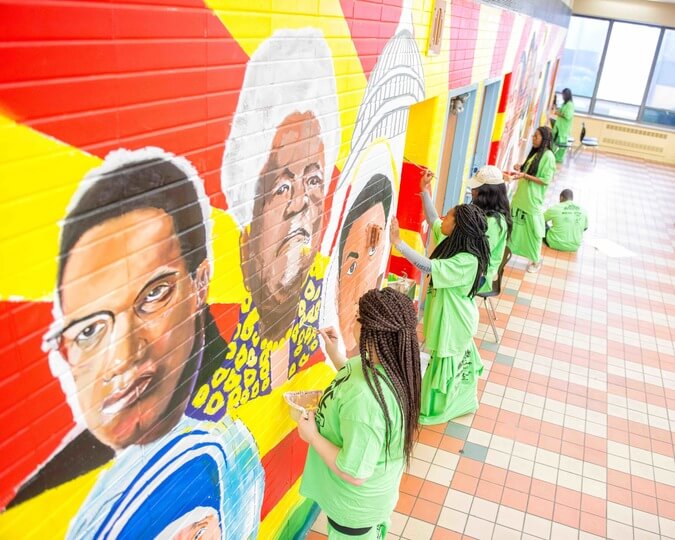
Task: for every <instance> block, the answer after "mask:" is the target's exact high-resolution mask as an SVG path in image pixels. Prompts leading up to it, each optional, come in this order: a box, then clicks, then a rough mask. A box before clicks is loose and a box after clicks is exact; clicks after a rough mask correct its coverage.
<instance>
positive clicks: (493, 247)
mask: <svg viewBox="0 0 675 540" xmlns="http://www.w3.org/2000/svg"><path fill="white" fill-rule="evenodd" d="M507 234H508V229H507V226H506V220H505V219H504V216H502V215H501V214H497V215H496V216H488V218H487V237H488V242H489V243H490V262H489V264H488V267H487V270H486V271H485V283H483V286H482V287H481V288H480V289H478V292H489V291H491V290H492V282H493V281H494V280H495V279H497V273H498V272H499V265H500V264H501V262H502V259H503V258H504V250H505V249H506V237H507Z"/></svg>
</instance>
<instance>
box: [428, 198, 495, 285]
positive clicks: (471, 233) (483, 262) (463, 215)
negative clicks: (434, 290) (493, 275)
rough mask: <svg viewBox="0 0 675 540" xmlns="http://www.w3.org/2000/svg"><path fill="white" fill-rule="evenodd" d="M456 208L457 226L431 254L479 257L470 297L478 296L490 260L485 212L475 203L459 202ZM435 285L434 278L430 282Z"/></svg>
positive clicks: (438, 256)
mask: <svg viewBox="0 0 675 540" xmlns="http://www.w3.org/2000/svg"><path fill="white" fill-rule="evenodd" d="M454 210H455V228H454V230H453V231H452V233H451V234H450V236H448V237H447V238H445V239H444V240H443V241H442V242H441V243H440V244H438V245H437V246H436V249H434V251H433V253H432V254H431V258H432V259H449V258H450V257H454V256H455V255H457V254H458V253H469V254H471V255H473V256H474V257H476V258H477V259H478V269H477V271H476V277H475V279H474V280H473V285H472V287H471V290H470V291H469V295H468V296H469V298H473V297H474V296H476V292H478V286H479V283H480V278H481V276H482V275H483V274H485V270H486V269H487V266H488V263H489V262H490V244H489V243H488V239H487V236H486V235H485V233H486V232H487V220H486V217H485V212H483V210H481V208H480V207H478V206H476V205H475V204H458V205H457V206H455V208H454ZM429 284H430V286H433V278H432V279H431V281H430V282H429Z"/></svg>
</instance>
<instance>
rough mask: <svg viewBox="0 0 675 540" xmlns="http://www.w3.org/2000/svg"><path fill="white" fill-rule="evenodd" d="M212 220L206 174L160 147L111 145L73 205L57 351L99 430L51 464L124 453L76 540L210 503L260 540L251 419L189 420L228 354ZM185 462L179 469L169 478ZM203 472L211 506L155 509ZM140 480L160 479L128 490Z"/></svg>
mask: <svg viewBox="0 0 675 540" xmlns="http://www.w3.org/2000/svg"><path fill="white" fill-rule="evenodd" d="M209 215H210V209H209V207H208V199H207V198H206V195H205V194H204V188H203V183H202V181H201V180H200V178H199V175H198V173H197V171H196V170H195V169H194V168H193V167H192V165H190V163H189V162H188V161H187V160H185V159H183V158H177V157H175V156H173V155H171V154H168V153H166V152H164V151H162V150H160V149H158V148H145V149H141V150H137V151H127V150H118V151H115V152H112V153H111V154H109V155H108V156H107V157H106V159H105V161H104V163H103V165H102V166H101V167H98V168H96V169H94V170H92V171H90V172H89V173H88V174H87V175H86V176H85V178H84V179H83V180H82V181H81V183H80V187H79V189H78V191H77V192H76V193H75V195H74V197H73V199H72V200H71V202H70V205H69V207H68V209H67V215H66V218H65V220H64V221H63V225H62V229H61V236H60V245H59V267H58V274H57V288H56V291H55V293H54V308H53V311H54V322H53V324H52V325H51V328H50V330H49V331H48V333H47V334H46V335H45V337H44V347H45V350H46V351H48V352H49V360H50V366H51V367H52V371H53V373H54V376H55V377H58V378H59V380H60V382H61V386H62V388H63V391H64V394H65V395H66V396H67V398H68V402H69V403H70V404H71V407H72V408H73V417H74V418H75V419H76V420H77V424H78V426H81V428H82V429H83V430H84V429H86V430H88V433H87V434H86V435H84V434H83V433H77V434H76V433H73V434H72V435H71V436H74V438H73V439H72V440H71V441H64V442H65V443H66V447H65V448H64V449H63V450H62V452H61V453H60V454H57V455H56V456H54V457H53V458H52V460H51V462H52V463H51V468H54V467H58V461H59V460H60V459H61V454H65V455H67V454H70V453H77V452H78V450H79V451H85V452H87V453H89V454H90V459H91V453H92V448H91V447H89V448H87V447H86V444H87V443H88V439H90V438H91V437H90V435H93V437H94V438H95V439H96V440H97V441H98V442H99V443H100V444H102V445H105V446H107V447H109V448H111V449H112V450H114V451H115V454H116V455H115V458H114V460H113V462H112V465H111V467H110V468H109V469H108V470H106V471H105V472H103V473H102V474H101V475H100V477H99V479H98V480H97V482H96V485H95V486H94V488H93V490H92V492H91V494H90V495H89V496H88V498H87V500H86V501H85V502H84V504H83V505H82V507H81V508H80V510H79V512H78V514H77V515H76V516H75V517H74V519H73V521H72V522H71V526H70V529H69V534H68V536H69V537H72V538H82V537H94V536H95V537H108V536H110V537H116V536H117V535H118V534H122V532H125V534H126V533H128V534H131V535H132V536H133V534H132V533H133V531H134V530H143V529H142V528H141V529H138V527H142V526H143V520H144V519H146V518H147V516H148V515H152V516H153V518H154V519H153V522H154V525H153V526H155V527H159V528H158V529H157V531H162V530H163V529H164V527H169V526H171V524H172V523H174V522H175V520H177V519H181V520H182V519H183V518H184V517H185V516H186V515H188V514H189V515H193V513H194V512H195V511H197V510H199V509H203V508H206V507H205V506H204V504H206V502H208V501H209V500H210V501H211V502H212V503H213V504H214V505H215V506H209V508H213V511H214V513H212V514H209V516H204V519H206V520H207V522H208V523H211V525H212V526H213V527H218V528H219V529H220V530H221V531H223V530H227V531H231V534H232V537H233V538H247V537H249V536H251V535H254V536H255V533H256V531H257V527H258V521H259V516H260V508H261V505H262V496H263V483H264V473H263V470H262V467H261V465H260V458H259V456H258V452H257V448H256V446H255V442H254V441H253V438H252V437H251V435H250V434H249V433H248V431H247V430H246V427H245V426H244V425H243V424H242V423H241V422H239V421H235V422H233V421H232V420H230V419H229V418H228V419H226V420H225V421H223V422H221V423H219V424H218V425H216V426H214V427H212V428H211V427H206V426H205V425H201V424H200V423H199V422H195V421H194V420H192V419H190V418H189V417H187V416H186V415H185V413H186V407H187V405H188V403H189V401H190V399H191V396H193V394H194V391H195V386H196V384H197V381H200V380H207V379H209V378H211V377H212V376H213V374H214V371H215V370H216V368H217V367H218V365H219V363H220V361H221V358H222V355H223V353H224V352H225V350H226V345H225V342H224V341H223V339H222V338H221V337H220V335H219V334H218V332H217V329H216V326H215V324H214V321H213V317H212V315H211V313H210V310H209V306H208V304H207V303H206V298H207V293H208V286H209V280H210V276H211V273H212V263H211V261H212V260H213V257H212V255H210V251H211V233H210V230H211V227H210V220H209V217H208V216H209ZM191 440H195V441H199V445H198V448H199V450H195V449H193V448H192V447H191V446H190V445H189V444H187V443H186V441H191ZM83 443H84V444H83ZM69 446H70V448H69ZM83 446H84V448H82V447H83ZM78 447H80V448H78ZM211 447H213V449H214V450H213V451H211V450H209V451H208V452H207V451H206V449H207V448H211ZM101 454H102V457H104V458H105V457H106V452H102V453H101ZM209 459H211V460H212V461H208V460H209ZM167 460H168V461H167ZM214 460H215V461H214ZM169 463H171V464H172V466H171V467H169V465H168V464H169ZM174 463H175V464H176V467H177V468H176V469H175V472H172V473H171V474H167V473H166V471H168V470H173V464H174ZM197 464H202V465H199V466H198V465H197ZM200 467H206V468H205V469H204V471H208V470H210V469H209V467H210V468H212V469H213V471H214V472H215V473H216V474H208V475H207V477H208V478H209V479H210V481H209V482H207V483H206V484H205V487H204V489H207V487H208V489H211V490H212V491H213V494H209V493H205V494H203V495H200V496H201V497H204V498H205V499H204V501H201V502H200V501H198V500H195V501H187V500H186V499H179V500H178V501H177V503H178V504H180V505H183V506H180V507H178V506H177V507H176V508H171V509H169V508H167V507H165V506H164V505H159V506H158V505H157V504H156V501H155V503H154V504H153V502H152V500H153V498H156V497H158V496H159V495H156V494H154V493H155V491H157V492H158V493H160V494H161V493H166V492H167V491H166V490H167V489H169V488H170V487H171V486H177V485H181V484H182V485H184V487H183V489H184V490H187V491H190V492H191V493H194V492H193V491H192V490H193V488H194V487H195V486H193V485H192V483H191V482H186V478H189V476H185V474H187V472H186V471H194V470H197V469H199V468H200ZM43 471H44V472H47V471H46V470H44V469H43ZM163 471H164V472H163ZM190 474H192V473H190ZM204 474H205V473H204V472H202V473H200V476H203V475H204ZM137 475H140V476H141V477H146V476H147V479H148V480H147V482H150V481H151V484H153V485H155V487H154V488H153V489H149V488H148V487H147V486H146V484H145V483H141V484H139V485H138V486H136V487H135V486H134V484H127V481H128V480H130V479H132V478H135V477H136V476H137ZM196 478H198V477H197V476H195V482H197V480H196ZM36 480H37V479H36V478H34V479H33V482H35V481H36ZM141 487H143V489H142V490H140V491H138V490H139V489H140V488H141ZM198 489H201V488H198ZM198 502H200V504H199V505H197V506H194V505H196V504H197V503H198ZM128 505H132V506H133V507H134V508H137V510H134V512H141V516H139V517H134V513H129V512H131V511H130V510H128V511H126V512H125V513H123V516H124V519H122V517H119V516H118V517H115V516H116V515H117V513H119V509H120V507H122V506H128ZM144 509H152V512H150V511H147V512H146V511H145V510H144ZM234 509H236V510H234ZM153 512H156V515H155V514H153ZM181 512H182V513H181ZM143 514H144V515H145V518H144V517H143ZM207 517H208V519H207ZM169 519H170V520H171V521H168V520H169ZM200 521H201V520H198V521H196V522H195V523H199V522H200ZM181 523H182V521H181ZM186 526H192V524H190V523H188V524H187V525H186ZM113 530H114V531H116V532H115V533H114V534H113V533H112V532H110V531H113ZM228 534H229V533H228Z"/></svg>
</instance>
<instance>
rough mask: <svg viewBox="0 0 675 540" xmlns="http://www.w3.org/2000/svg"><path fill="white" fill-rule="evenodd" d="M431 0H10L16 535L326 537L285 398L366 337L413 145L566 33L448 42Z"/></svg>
mask: <svg viewBox="0 0 675 540" xmlns="http://www.w3.org/2000/svg"><path fill="white" fill-rule="evenodd" d="M432 4H433V2H431V1H430V0H414V1H412V0H410V1H408V0H405V1H404V0H384V1H370V2H369V1H360V0H359V1H356V0H342V1H338V0H321V1H319V0H314V1H312V0H306V1H294V2H291V1H284V2H276V1H273V2H260V3H241V2H236V1H234V0H206V1H201V0H171V1H170V0H125V2H116V1H112V2H107V3H95V2H65V1H61V0H53V1H51V2H38V1H35V0H25V1H21V2H18V1H15V2H12V1H4V2H0V20H2V21H3V24H2V25H0V40H1V43H0V66H2V67H1V68H0V182H2V195H1V199H0V205H2V209H3V211H4V216H5V220H4V222H5V224H4V226H3V232H2V234H1V236H0V243H1V249H0V253H1V255H0V257H1V259H0V260H1V264H0V434H1V435H0V508H2V509H3V512H2V513H0V537H3V538H4V537H16V535H18V534H20V535H21V536H31V535H32V536H33V537H36V538H47V537H64V536H68V535H70V536H71V537H78V536H83V537H92V536H94V535H105V534H109V535H111V536H116V535H120V534H128V535H131V536H141V535H142V536H147V537H149V536H152V535H158V534H164V535H169V536H171V535H174V534H177V533H178V532H180V531H181V530H183V529H184V528H185V527H189V526H191V524H194V523H202V524H205V526H207V527H210V528H211V530H213V531H214V532H216V534H217V532H218V531H221V532H223V531H225V530H227V531H229V536H228V537H231V538H245V537H248V536H251V535H252V536H259V537H260V538H290V537H292V535H293V534H295V533H297V532H298V531H299V530H301V529H302V528H303V527H304V526H306V524H307V521H308V520H309V519H310V518H311V516H313V512H314V509H313V508H312V504H311V502H308V501H305V500H304V499H303V498H302V497H301V496H300V494H299V483H300V477H301V474H302V468H303V464H304V458H305V455H306V451H307V448H306V446H305V445H304V443H302V442H301V441H300V439H299V437H298V436H297V431H296V430H295V429H294V423H293V421H292V420H291V419H290V416H289V414H288V408H287V406H286V404H285V403H284V399H283V394H284V392H287V391H294V390H301V389H315V388H318V389H321V388H324V387H325V386H326V385H327V384H328V383H329V382H330V380H331V379H332V377H333V374H334V372H333V370H332V368H331V367H330V366H328V365H327V364H326V363H325V362H324V361H323V358H324V355H323V352H322V350H321V344H320V343H319V341H318V339H317V337H316V330H315V329H316V328H317V327H320V326H325V325H333V326H335V327H336V328H337V329H338V330H339V332H340V334H341V346H342V347H343V348H344V349H345V351H346V352H348V353H353V352H354V343H353V338H352V337H351V336H350V330H349V328H350V324H349V323H350V320H351V319H350V317H352V314H351V312H350V307H351V306H352V305H353V302H354V301H355V299H357V298H358V297H359V296H360V294H362V293H363V292H364V291H365V290H367V289H369V288H372V287H376V286H378V285H379V284H380V282H381V278H382V276H383V275H384V273H385V269H386V268H387V263H388V258H389V252H390V246H389V243H388V234H387V229H388V226H389V223H390V222H391V217H392V216H393V215H394V212H395V211H396V210H397V207H403V206H405V204H406V201H405V200H403V199H402V200H399V199H398V193H399V189H400V182H401V178H400V177H401V170H402V167H403V161H404V159H408V160H412V161H414V162H415V164H416V165H418V166H423V167H430V168H432V169H436V167H437V166H438V162H439V159H440V147H441V144H442V136H441V133H442V131H443V129H444V126H445V120H446V119H445V114H446V105H447V92H448V89H453V88H457V87H460V86H465V85H468V84H477V85H478V86H479V87H480V85H482V79H483V78H484V77H487V76H488V75H489V76H502V75H503V74H506V73H509V72H511V71H513V70H514V69H516V70H517V69H519V67H518V66H519V62H520V60H521V57H522V55H523V54H525V55H527V54H528V50H529V49H528V47H529V46H530V43H531V42H532V39H533V36H534V40H535V43H536V45H537V49H538V50H540V51H543V52H540V53H539V54H537V55H536V58H534V59H533V57H532V56H530V57H529V58H530V62H529V64H528V63H527V62H525V63H524V64H523V65H525V66H527V69H529V70H530V71H529V72H528V73H530V75H532V74H535V75H536V74H537V73H539V72H540V71H541V70H542V69H543V66H544V64H545V62H547V61H550V60H555V57H556V55H557V54H558V52H559V50H560V46H561V45H562V39H563V38H564V33H565V29H563V28H559V27H556V26H553V25H551V24H548V23H544V22H542V21H538V20H536V19H531V18H528V17H525V16H523V15H518V14H515V13H511V12H506V11H502V10H500V9H499V8H496V7H492V6H488V5H484V4H480V3H477V2H474V1H472V0H461V1H459V0H456V1H452V2H449V3H448V4H449V5H448V13H447V16H446V19H445V26H444V34H443V45H442V48H441V54H439V55H436V56H427V54H426V52H427V43H428V36H429V31H430V24H431V21H432V14H431V9H432ZM481 36H482V38H481ZM477 59H478V60H477ZM512 88H513V85H512ZM514 96H516V97H518V96H520V94H514ZM516 97H514V99H512V100H510V103H511V106H512V110H510V111H507V113H505V114H510V115H511V117H512V118H519V116H520V115H521V114H522V110H523V107H526V106H527V105H526V104H524V102H523V101H522V99H521V100H519V99H516ZM530 97H531V100H530V101H532V100H534V101H535V102H536V101H537V100H538V99H539V97H538V96H536V95H532V96H530ZM425 100H432V101H431V102H429V106H425V105H421V106H419V107H418V108H416V110H417V111H418V113H416V114H420V115H422V116H417V117H416V118H415V119H414V121H413V122H410V127H409V122H408V118H409V114H410V113H409V111H410V110H411V109H410V107H411V106H413V105H415V104H416V103H422V102H423V101H425ZM476 116H477V118H478V117H479V115H478V114H477V115H476ZM476 121H477V120H476ZM511 124H513V122H511ZM511 124H509V120H507V125H511ZM514 129H515V128H513V127H512V129H511V130H510V132H509V133H511V132H512V131H514ZM475 131H476V130H475V129H474V130H472V134H471V137H475ZM525 135H527V134H525ZM506 144H507V142H506V141H505V142H504V145H506ZM469 147H470V148H471V147H472V145H471V144H470V145H469ZM373 227H375V228H380V229H381V230H382V234H380V235H379V241H377V242H374V243H373V242H369V240H368V239H369V238H370V236H369V234H370V231H371V229H372V228H373ZM371 244H372V245H371ZM352 252H357V253H359V254H360V255H361V256H360V257H359V259H358V264H355V259H354V258H353V257H352V259H350V258H349V257H347V256H346V254H349V253H352ZM102 495H104V496H102Z"/></svg>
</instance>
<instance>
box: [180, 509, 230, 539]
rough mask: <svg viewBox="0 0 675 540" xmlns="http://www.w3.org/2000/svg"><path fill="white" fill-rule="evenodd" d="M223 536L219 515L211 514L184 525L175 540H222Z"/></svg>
mask: <svg viewBox="0 0 675 540" xmlns="http://www.w3.org/2000/svg"><path fill="white" fill-rule="evenodd" d="M221 538H222V534H221V530H220V524H219V523H218V516H216V515H215V514H211V515H209V516H206V517H205V518H204V519H202V520H201V521H198V522H196V523H191V524H189V525H186V526H185V527H183V528H182V529H181V530H180V531H178V533H176V535H175V536H174V537H173V540H220V539H221Z"/></svg>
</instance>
